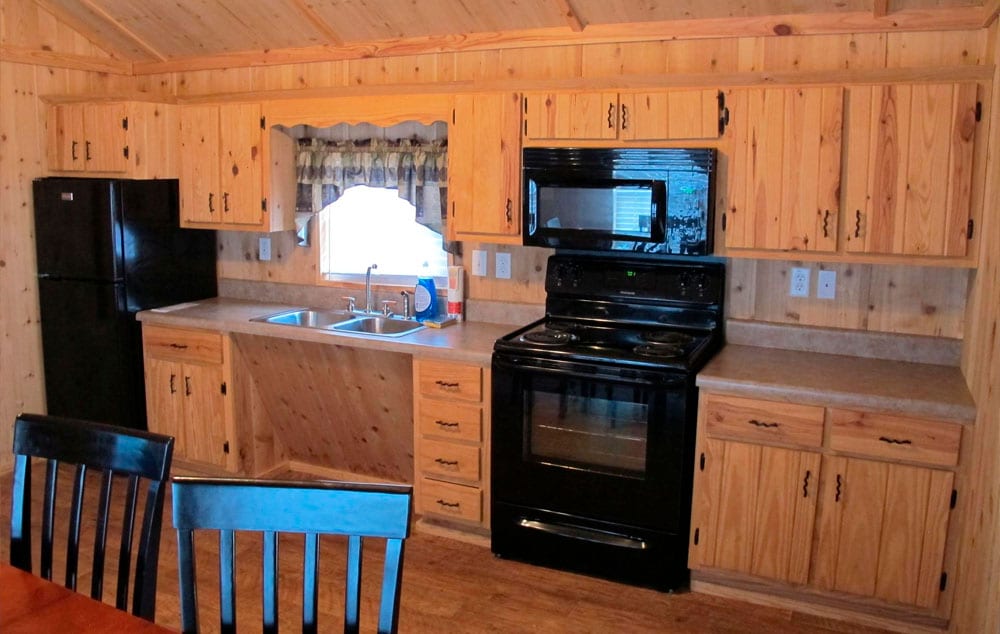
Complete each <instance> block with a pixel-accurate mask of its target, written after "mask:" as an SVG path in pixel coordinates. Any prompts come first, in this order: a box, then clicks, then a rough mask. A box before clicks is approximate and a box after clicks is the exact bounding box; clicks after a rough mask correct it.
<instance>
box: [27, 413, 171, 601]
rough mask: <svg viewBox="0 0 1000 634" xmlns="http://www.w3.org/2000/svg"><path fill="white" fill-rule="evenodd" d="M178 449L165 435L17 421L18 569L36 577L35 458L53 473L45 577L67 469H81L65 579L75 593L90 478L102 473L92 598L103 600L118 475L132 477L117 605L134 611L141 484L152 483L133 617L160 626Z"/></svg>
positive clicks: (46, 513)
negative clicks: (169, 494) (167, 513)
mask: <svg viewBox="0 0 1000 634" xmlns="http://www.w3.org/2000/svg"><path fill="white" fill-rule="evenodd" d="M173 446H174V439H173V438H172V437H170V436H164V435H161V434H152V433H148V432H142V431H136V430H131V429H125V428H122V427H114V426H112V425H104V424H100V423H94V422H90V421H83V420H74V419H69V418H59V417H55V416H43V415H38V414H22V415H20V416H18V418H17V420H15V422H14V464H15V473H14V492H13V496H12V503H13V507H12V512H11V540H10V543H11V548H10V562H11V564H12V565H14V566H16V567H18V568H21V569H22V570H26V571H28V572H31V571H32V567H31V532H32V531H31V519H32V513H31V495H32V492H31V460H32V458H41V459H44V460H45V461H46V472H45V485H44V492H43V502H42V518H41V520H42V521H41V527H40V539H41V548H40V550H41V558H40V566H39V569H40V570H39V574H40V575H41V576H42V577H43V578H45V579H49V580H51V579H52V563H53V562H52V559H53V548H54V544H53V541H54V536H55V523H56V499H57V496H58V481H59V469H60V465H61V464H66V465H74V466H75V469H76V470H75V474H74V478H73V491H72V494H71V497H70V509H69V527H68V535H67V543H66V577H65V578H66V587H68V588H71V589H74V590H75V589H76V584H77V579H78V569H79V559H80V539H81V531H82V529H83V528H84V525H83V522H82V516H83V515H82V514H83V504H84V502H85V500H86V498H87V496H86V494H85V493H86V491H85V488H86V482H87V474H88V472H91V471H100V472H101V474H102V475H101V478H102V480H101V489H100V491H99V493H98V509H97V521H96V524H95V528H94V531H95V532H94V554H93V559H92V560H91V566H90V570H91V576H92V579H91V584H90V586H91V587H90V593H91V596H92V597H94V598H96V599H101V598H102V595H103V590H104V567H105V560H106V556H107V533H108V530H109V526H110V524H111V516H112V514H111V501H112V489H113V484H112V483H113V480H114V477H115V475H126V476H128V477H129V487H128V491H127V492H126V498H127V499H126V508H125V513H124V516H123V519H122V539H121V549H120V555H119V561H118V584H117V588H116V601H115V605H116V606H117V607H118V608H119V609H122V610H124V609H127V606H128V595H129V578H130V576H131V575H130V571H131V566H132V544H133V541H134V539H133V533H134V524H135V512H136V505H137V499H138V493H139V483H140V479H145V480H148V487H147V490H146V496H145V497H146V507H145V515H144V517H143V522H142V526H143V528H142V532H141V534H140V536H139V543H140V550H139V552H138V553H137V564H136V575H135V579H134V583H133V585H134V589H135V590H134V592H133V597H134V601H133V608H132V613H133V614H135V615H136V616H140V617H142V618H144V619H147V620H153V618H154V616H155V613H156V574H157V569H158V556H159V541H160V534H159V533H160V527H161V526H162V516H163V501H164V492H165V491H164V489H163V486H162V485H163V483H164V482H165V481H166V479H167V477H168V476H169V473H170V462H171V458H172V456H173ZM64 495H65V494H64ZM88 530H89V528H88ZM140 571H141V572H140Z"/></svg>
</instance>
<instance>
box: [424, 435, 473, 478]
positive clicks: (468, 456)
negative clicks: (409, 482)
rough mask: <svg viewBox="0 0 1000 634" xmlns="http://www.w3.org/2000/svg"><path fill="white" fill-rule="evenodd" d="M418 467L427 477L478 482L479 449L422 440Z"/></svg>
mask: <svg viewBox="0 0 1000 634" xmlns="http://www.w3.org/2000/svg"><path fill="white" fill-rule="evenodd" d="M419 466H420V470H421V471H422V472H423V473H425V474H427V475H438V476H444V477H448V478H460V479H462V480H471V481H479V477H480V460H479V447H478V446H474V445H459V444H456V443H451V442H442V441H438V440H424V441H423V442H422V443H421V444H420V465H419Z"/></svg>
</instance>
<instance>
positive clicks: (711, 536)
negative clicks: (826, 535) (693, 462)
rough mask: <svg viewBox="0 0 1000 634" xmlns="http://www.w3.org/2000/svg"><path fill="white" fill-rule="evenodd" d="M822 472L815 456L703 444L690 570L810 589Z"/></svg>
mask: <svg viewBox="0 0 1000 634" xmlns="http://www.w3.org/2000/svg"><path fill="white" fill-rule="evenodd" d="M819 469H820V455H819V454H818V453H815V452H810V451H796V450H791V449H779V448H776V447H766V446H761V445H751V444H747V443H738V442H729V441H722V440H714V439H706V441H705V442H704V444H703V449H702V452H701V453H700V454H699V456H698V463H697V466H696V470H695V491H694V503H693V509H692V524H691V530H692V543H691V548H690V560H689V565H690V566H691V567H692V568H722V569H726V570H734V571H737V572H742V573H747V574H752V575H756V576H759V577H767V578H769V579H777V580H780V581H785V582H790V583H805V582H806V581H807V580H808V575H809V556H810V548H811V545H812V534H813V521H814V518H815V512H816V499H817V494H816V491H817V485H818V478H819Z"/></svg>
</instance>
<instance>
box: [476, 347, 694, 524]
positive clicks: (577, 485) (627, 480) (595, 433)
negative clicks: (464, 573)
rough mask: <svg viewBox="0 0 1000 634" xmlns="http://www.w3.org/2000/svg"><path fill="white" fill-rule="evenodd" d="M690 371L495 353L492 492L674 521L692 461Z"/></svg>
mask: <svg viewBox="0 0 1000 634" xmlns="http://www.w3.org/2000/svg"><path fill="white" fill-rule="evenodd" d="M691 380H692V379H691V377H688V376H686V375H684V374H682V373H674V372H670V371H666V370H664V371H658V370H657V371H646V370H642V371H637V370H629V369H623V368H616V367H611V366H597V365H595V364H586V363H562V362H553V361H541V360H537V359H527V358H523V357H512V358H507V357H506V356H505V355H500V354H494V356H493V422H492V443H491V451H492V453H491V461H492V473H493V479H492V485H491V486H492V491H493V496H494V500H495V501H504V502H509V503H512V504H517V505H521V506H525V507H533V508H542V509H549V510H552V511H557V512H561V513H567V514H572V515H582V516H588V517H593V518H595V519H604V520H608V521H617V522H622V523H624V524H632V525H634V526H647V527H650V528H657V529H659V530H680V528H681V526H682V524H683V522H684V521H686V520H685V518H686V515H687V513H688V506H689V496H690V477H691V473H692V469H693V467H692V461H693V457H692V456H693V432H692V430H693V429H694V425H693V420H691V417H693V415H694V412H695V408H696V405H695V403H694V399H695V398H696V397H695V395H694V394H695V393H694V390H693V386H692V385H691V383H690V381H691Z"/></svg>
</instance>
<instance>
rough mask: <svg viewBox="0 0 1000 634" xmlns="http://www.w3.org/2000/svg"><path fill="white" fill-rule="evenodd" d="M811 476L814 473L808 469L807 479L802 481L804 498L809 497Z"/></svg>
mask: <svg viewBox="0 0 1000 634" xmlns="http://www.w3.org/2000/svg"><path fill="white" fill-rule="evenodd" d="M811 475H812V472H811V471H810V470H809V469H806V477H805V478H804V479H803V480H802V497H804V498H807V497H809V476H811Z"/></svg>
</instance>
